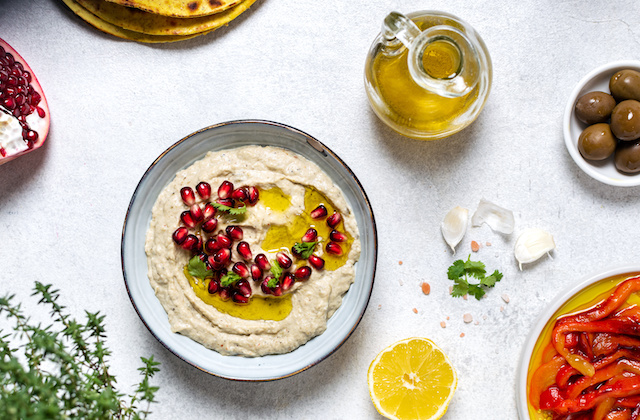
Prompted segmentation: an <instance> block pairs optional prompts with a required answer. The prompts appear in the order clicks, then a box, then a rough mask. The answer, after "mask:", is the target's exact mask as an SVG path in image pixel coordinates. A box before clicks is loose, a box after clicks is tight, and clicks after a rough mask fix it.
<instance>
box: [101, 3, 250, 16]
mask: <svg viewBox="0 0 640 420" xmlns="http://www.w3.org/2000/svg"><path fill="white" fill-rule="evenodd" d="M107 1H109V2H111V3H116V4H119V5H120V6H127V7H135V8H136V9H140V10H144V11H145V12H150V13H154V14H156V15H163V16H174V17H182V18H188V17H198V16H207V15H212V14H214V13H220V12H222V11H225V10H227V9H229V8H230V7H233V6H235V5H236V4H238V3H239V2H240V0H107Z"/></svg>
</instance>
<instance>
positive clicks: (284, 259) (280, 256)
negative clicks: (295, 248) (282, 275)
mask: <svg viewBox="0 0 640 420" xmlns="http://www.w3.org/2000/svg"><path fill="white" fill-rule="evenodd" d="M276 260H277V261H278V264H280V267H282V268H284V269H287V268H289V267H291V264H292V263H293V261H291V258H290V257H289V256H288V255H287V254H285V253H284V252H282V251H280V252H278V253H277V254H276Z"/></svg>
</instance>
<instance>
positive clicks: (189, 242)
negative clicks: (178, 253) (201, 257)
mask: <svg viewBox="0 0 640 420" xmlns="http://www.w3.org/2000/svg"><path fill="white" fill-rule="evenodd" d="M180 246H181V247H182V249H186V250H187V251H193V250H194V249H197V247H198V237H197V236H196V235H194V234H189V235H187V237H186V238H184V241H182V243H181V244H180Z"/></svg>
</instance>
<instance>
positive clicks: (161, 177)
mask: <svg viewBox="0 0 640 420" xmlns="http://www.w3.org/2000/svg"><path fill="white" fill-rule="evenodd" d="M247 145H265V146H277V147H281V148H285V149H289V150H291V151H293V152H295V153H298V154H300V155H302V156H304V157H306V158H307V159H309V160H311V161H312V162H314V163H316V164H317V165H318V166H320V168H322V170H324V171H325V172H326V173H327V174H328V175H329V177H330V178H331V179H332V180H333V181H334V182H335V183H336V185H338V186H339V187H340V189H341V190H342V192H343V193H344V196H345V198H346V200H347V202H348V203H349V205H350V206H351V208H352V209H353V211H354V214H355V217H356V221H357V224H358V229H359V233H360V240H361V245H362V253H361V256H360V259H359V261H358V262H357V263H356V267H355V271H356V277H355V281H354V283H353V284H352V285H351V288H350V289H349V291H348V292H347V294H346V295H345V296H344V299H343V302H342V306H341V307H340V308H339V309H338V310H337V311H336V313H335V314H334V315H333V316H332V317H331V318H330V319H329V321H328V324H327V329H326V331H325V332H324V333H323V334H321V335H319V336H317V337H315V338H313V339H311V340H310V341H309V342H307V343H306V344H305V345H303V346H301V347H299V348H297V349H296V350H294V351H292V352H290V353H287V354H280V355H268V356H263V357H253V358H249V357H241V356H222V355H221V354H219V353H217V352H215V351H213V350H209V349H207V348H205V347H204V346H202V345H200V344H198V343H197V342H195V341H193V340H191V339H190V338H187V337H184V336H182V335H179V334H176V333H173V332H171V329H170V326H169V321H168V318H167V314H166V312H165V310H164V308H163V307H162V305H161V304H160V302H159V301H158V299H157V298H156V296H155V293H154V291H153V289H152V288H151V285H150V284H149V279H148V278H147V260H146V255H145V252H144V243H145V236H146V231H147V228H148V226H149V222H150V220H151V209H152V207H153V205H154V203H155V201H156V199H157V197H158V195H159V193H160V191H162V189H163V188H164V187H165V186H166V185H167V184H169V183H170V182H171V180H172V179H173V178H174V176H175V174H176V172H178V171H179V170H181V169H184V168H186V167H188V166H189V165H191V164H192V163H193V162H195V161H196V160H199V159H201V158H203V157H204V156H205V154H206V153H207V152H208V151H217V150H224V149H232V148H236V147H241V146H247ZM376 259H377V236H376V226H375V220H374V216H373V211H372V210H371V206H370V204H369V201H368V199H367V196H366V194H365V192H364V190H363V189H362V186H361V185H360V183H359V181H358V179H357V178H356V176H355V175H354V174H353V173H352V172H351V170H350V169H349V167H348V166H347V165H346V164H345V163H344V162H343V161H342V160H341V159H340V158H339V157H338V156H336V154H335V153H333V152H332V151H331V150H329V148H327V147H326V146H324V145H323V144H322V143H320V142H319V141H318V140H316V139H314V138H313V137H311V136H310V135H308V134H306V133H304V132H302V131H300V130H297V129H295V128H292V127H288V126H286V125H283V124H279V123H274V122H269V121H257V120H243V121H232V122H226V123H221V124H217V125H214V126H211V127H207V128H204V129H202V130H200V131H197V132H195V133H193V134H190V135H188V136H187V137H185V138H183V139H182V140H180V141H178V142H177V143H175V144H174V145H173V146H171V147H169V148H168V149H167V150H166V151H165V152H163V153H162V154H161V155H160V156H159V157H158V158H157V159H156V161H155V162H153V163H152V164H151V166H150V167H149V169H147V171H146V172H145V174H144V176H143V177H142V179H141V180H140V183H139V184H138V186H137V188H136V190H135V192H134V194H133V197H132V198H131V202H130V204H129V210H128V211H127V216H126V218H125V222H124V229H123V233H122V270H123V274H124V280H125V286H126V288H127V292H128V293H129V297H130V298H131V302H132V303H133V306H134V307H135V310H136V311H137V312H138V315H139V316H140V319H142V322H143V323H144V324H145V325H146V326H147V328H148V329H149V331H150V332H151V334H153V335H154V336H155V337H156V338H157V339H158V340H159V341H160V342H161V343H162V344H163V345H164V346H165V347H166V348H167V349H168V350H169V351H171V352H172V353H174V354H175V355H176V356H178V357H179V358H181V359H182V360H184V361H185V362H187V363H189V364H191V365H193V366H195V367H196V368H198V369H201V370H203V371H205V372H208V373H210V374H213V375H216V376H220V377H224V378H228V379H235V380H247V381H264V380H273V379H279V378H284V377H287V376H290V375H293V374H295V373H298V372H301V371H303V370H305V369H307V368H309V367H311V366H313V365H315V364H317V363H319V362H320V361H322V360H323V359H325V358H326V357H327V356H329V355H330V354H331V353H333V352H334V351H335V350H336V349H337V348H338V347H340V345H341V344H342V343H344V342H345V340H347V338H348V337H349V336H350V335H351V333H353V331H354V330H355V328H356V326H357V325H358V323H359V322H360V319H361V318H362V315H363V314H364V311H365V308H366V307H367V304H368V302H369V297H370V295H371V290H372V287H373V281H374V274H375V269H376Z"/></svg>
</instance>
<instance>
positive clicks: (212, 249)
mask: <svg viewBox="0 0 640 420" xmlns="http://www.w3.org/2000/svg"><path fill="white" fill-rule="evenodd" d="M220 249H221V248H220V246H219V245H218V241H216V240H215V238H209V239H207V240H206V241H205V243H204V250H205V251H207V252H208V253H209V254H215V253H216V252H218V251H220Z"/></svg>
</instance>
